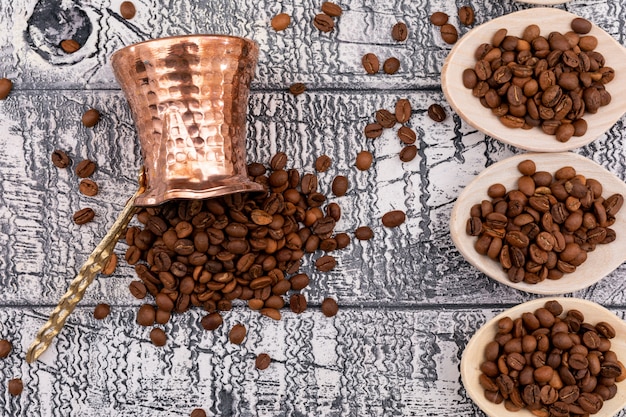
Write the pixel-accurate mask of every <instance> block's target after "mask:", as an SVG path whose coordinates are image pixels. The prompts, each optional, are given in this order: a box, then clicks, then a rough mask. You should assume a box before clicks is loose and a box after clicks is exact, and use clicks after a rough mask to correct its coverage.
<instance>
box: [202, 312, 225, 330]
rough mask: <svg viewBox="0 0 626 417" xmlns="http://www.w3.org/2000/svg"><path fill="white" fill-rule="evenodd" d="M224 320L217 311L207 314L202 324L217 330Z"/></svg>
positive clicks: (207, 328) (206, 327) (208, 328)
mask: <svg viewBox="0 0 626 417" xmlns="http://www.w3.org/2000/svg"><path fill="white" fill-rule="evenodd" d="M223 322H224V320H223V319H222V316H221V315H220V313H218V312H217V311H215V312H213V313H210V314H207V315H206V316H204V317H203V318H202V320H201V321H200V324H201V325H202V327H203V328H204V329H205V330H215V329H217V328H218V327H220V326H221V325H222V323H223Z"/></svg>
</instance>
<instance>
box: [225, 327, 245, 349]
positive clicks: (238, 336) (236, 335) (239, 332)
mask: <svg viewBox="0 0 626 417" xmlns="http://www.w3.org/2000/svg"><path fill="white" fill-rule="evenodd" d="M245 338H246V327H245V326H244V325H243V324H235V325H234V326H233V327H232V329H230V332H229V333H228V339H229V340H230V343H232V344H235V345H240V344H241V343H243V340H244V339H245Z"/></svg>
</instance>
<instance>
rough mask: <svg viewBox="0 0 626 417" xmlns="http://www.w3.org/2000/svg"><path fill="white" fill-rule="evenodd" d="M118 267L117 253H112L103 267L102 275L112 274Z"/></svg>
mask: <svg viewBox="0 0 626 417" xmlns="http://www.w3.org/2000/svg"><path fill="white" fill-rule="evenodd" d="M116 268H117V255H116V254H115V253H111V255H110V256H109V259H107V261H106V263H105V264H104V266H103V267H102V271H101V274H102V275H111V274H113V272H115V269H116Z"/></svg>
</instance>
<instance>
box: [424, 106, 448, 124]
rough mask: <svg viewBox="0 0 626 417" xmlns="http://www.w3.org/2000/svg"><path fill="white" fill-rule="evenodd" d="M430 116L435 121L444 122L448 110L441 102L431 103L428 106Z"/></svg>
mask: <svg viewBox="0 0 626 417" xmlns="http://www.w3.org/2000/svg"><path fill="white" fill-rule="evenodd" d="M428 117H430V118H431V119H433V120H434V121H435V122H443V121H444V120H445V119H446V111H445V110H444V108H443V107H441V106H440V105H439V104H436V103H435V104H431V105H430V106H429V107H428Z"/></svg>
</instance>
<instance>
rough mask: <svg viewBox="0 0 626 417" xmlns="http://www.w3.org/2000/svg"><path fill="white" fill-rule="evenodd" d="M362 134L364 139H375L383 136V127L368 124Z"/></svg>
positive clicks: (376, 124)
mask: <svg viewBox="0 0 626 417" xmlns="http://www.w3.org/2000/svg"><path fill="white" fill-rule="evenodd" d="M364 133H365V137H366V138H369V139H375V138H377V137H380V135H382V134H383V127H382V126H381V125H379V124H378V123H370V124H368V125H367V126H365V129H364Z"/></svg>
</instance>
